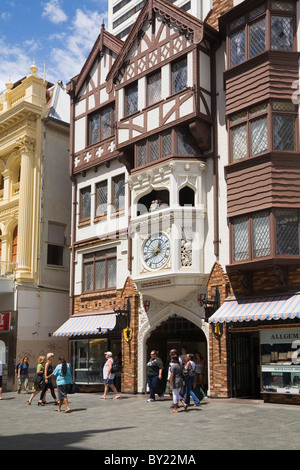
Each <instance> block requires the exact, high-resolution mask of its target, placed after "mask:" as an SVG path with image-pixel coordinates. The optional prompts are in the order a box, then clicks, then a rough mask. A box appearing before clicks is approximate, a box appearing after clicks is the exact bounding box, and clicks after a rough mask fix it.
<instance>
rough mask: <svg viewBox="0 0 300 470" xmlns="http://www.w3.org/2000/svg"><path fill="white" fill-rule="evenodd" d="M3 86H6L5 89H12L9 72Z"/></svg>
mask: <svg viewBox="0 0 300 470" xmlns="http://www.w3.org/2000/svg"><path fill="white" fill-rule="evenodd" d="M5 86H6V89H7V90H12V89H13V86H14V85H13V83H11V78H10V74H9V78H8V82H7V83H5Z"/></svg>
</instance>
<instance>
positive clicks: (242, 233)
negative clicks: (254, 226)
mask: <svg viewBox="0 0 300 470" xmlns="http://www.w3.org/2000/svg"><path fill="white" fill-rule="evenodd" d="M232 226H233V260H234V261H243V260H247V259H249V233H248V217H238V218H237V219H236V220H235V221H234V222H233V224H232Z"/></svg>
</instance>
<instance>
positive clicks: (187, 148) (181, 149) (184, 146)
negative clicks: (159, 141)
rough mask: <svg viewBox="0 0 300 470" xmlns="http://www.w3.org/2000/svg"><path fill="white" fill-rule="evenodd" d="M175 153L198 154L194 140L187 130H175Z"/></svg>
mask: <svg viewBox="0 0 300 470" xmlns="http://www.w3.org/2000/svg"><path fill="white" fill-rule="evenodd" d="M177 153H179V154H190V155H193V154H196V153H199V150H198V147H197V143H196V140H195V139H194V137H193V136H192V134H191V133H190V131H189V129H178V130H177Z"/></svg>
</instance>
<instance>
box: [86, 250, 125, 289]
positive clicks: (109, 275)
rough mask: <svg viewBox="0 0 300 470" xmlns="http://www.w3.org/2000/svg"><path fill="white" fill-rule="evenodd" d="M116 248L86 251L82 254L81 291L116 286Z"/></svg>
mask: <svg viewBox="0 0 300 470" xmlns="http://www.w3.org/2000/svg"><path fill="white" fill-rule="evenodd" d="M116 279H117V254H116V249H114V248H112V249H108V250H103V251H97V252H95V253H88V254H85V255H84V256H83V291H84V292H89V291H97V290H104V289H112V288H115V287H116Z"/></svg>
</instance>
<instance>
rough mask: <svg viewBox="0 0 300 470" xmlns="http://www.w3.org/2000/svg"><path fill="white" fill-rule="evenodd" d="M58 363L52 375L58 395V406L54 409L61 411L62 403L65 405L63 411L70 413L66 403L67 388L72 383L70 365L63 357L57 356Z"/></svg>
mask: <svg viewBox="0 0 300 470" xmlns="http://www.w3.org/2000/svg"><path fill="white" fill-rule="evenodd" d="M58 362H59V364H58V365H57V366H56V367H55V370H54V372H53V375H54V376H55V377H56V385H57V395H58V400H59V402H58V407H57V408H55V411H61V407H62V404H63V403H64V405H65V413H70V411H71V410H70V407H69V403H68V388H69V386H70V384H72V383H73V378H72V372H71V365H70V364H69V363H66V360H65V358H64V357H59V358H58Z"/></svg>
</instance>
